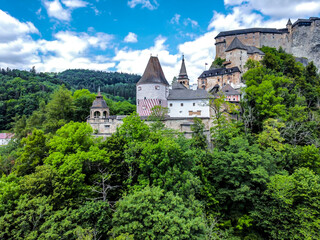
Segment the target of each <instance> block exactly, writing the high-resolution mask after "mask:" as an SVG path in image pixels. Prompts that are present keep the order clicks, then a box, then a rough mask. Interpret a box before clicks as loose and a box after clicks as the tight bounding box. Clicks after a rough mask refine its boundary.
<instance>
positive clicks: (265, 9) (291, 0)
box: [224, 0, 320, 19]
mask: <svg viewBox="0 0 320 240" xmlns="http://www.w3.org/2000/svg"><path fill="white" fill-rule="evenodd" d="M224 3H225V4H226V5H227V6H236V5H239V4H246V5H248V6H249V7H250V8H251V9H252V10H257V11H259V12H261V13H262V14H264V15H267V16H270V17H272V18H287V19H288V18H301V17H310V16H317V15H319V13H320V2H319V1H318V0H281V1H279V0H268V1H262V0H224Z"/></svg>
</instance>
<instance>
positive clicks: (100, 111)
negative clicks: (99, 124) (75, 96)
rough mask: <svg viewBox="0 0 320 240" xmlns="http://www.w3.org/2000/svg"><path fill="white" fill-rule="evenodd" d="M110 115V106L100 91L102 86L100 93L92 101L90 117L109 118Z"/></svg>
mask: <svg viewBox="0 0 320 240" xmlns="http://www.w3.org/2000/svg"><path fill="white" fill-rule="evenodd" d="M109 116H110V111H109V107H108V105H107V103H106V101H105V100H104V99H103V96H102V95H101V92H100V87H99V88H98V95H97V96H96V99H95V100H94V101H93V103H92V107H91V108H90V118H107V117H109Z"/></svg>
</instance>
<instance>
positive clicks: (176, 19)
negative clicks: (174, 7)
mask: <svg viewBox="0 0 320 240" xmlns="http://www.w3.org/2000/svg"><path fill="white" fill-rule="evenodd" d="M180 17H181V15H180V14H178V13H176V14H175V15H174V16H173V18H171V20H170V23H171V24H179V21H180Z"/></svg>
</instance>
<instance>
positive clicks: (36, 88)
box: [0, 69, 140, 130]
mask: <svg viewBox="0 0 320 240" xmlns="http://www.w3.org/2000/svg"><path fill="white" fill-rule="evenodd" d="M139 79H140V76H138V75H134V74H127V73H118V72H114V73H112V72H102V71H92V70H79V69H74V70H66V71H64V72H61V73H57V74H56V73H41V72H40V73H37V72H36V71H35V69H32V70H30V71H21V70H17V69H13V70H12V69H0V130H9V129H10V128H11V127H12V123H13V122H14V118H15V117H16V116H17V117H21V116H22V115H25V116H27V117H28V116H30V115H31V114H32V113H33V111H35V110H37V109H38V108H39V105H40V103H41V102H45V103H47V102H48V101H49V99H50V95H51V93H53V91H54V90H55V89H58V88H59V86H61V85H62V84H64V85H65V86H66V87H67V88H68V89H73V90H77V89H88V90H89V91H90V92H93V93H96V92H97V88H98V87H99V86H100V88H101V92H103V93H106V95H107V97H108V98H110V99H111V100H114V101H121V102H122V101H125V100H128V101H129V102H130V103H132V104H135V95H136V93H135V84H136V82H137V81H138V80H139ZM119 104H120V103H119ZM117 106H118V105H117ZM121 106H122V105H121V104H120V105H119V106H118V107H121ZM120 112H121V111H120Z"/></svg>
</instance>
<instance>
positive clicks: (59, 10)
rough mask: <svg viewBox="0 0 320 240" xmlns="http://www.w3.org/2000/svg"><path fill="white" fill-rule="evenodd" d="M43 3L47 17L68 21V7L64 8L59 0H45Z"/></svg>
mask: <svg viewBox="0 0 320 240" xmlns="http://www.w3.org/2000/svg"><path fill="white" fill-rule="evenodd" d="M43 3H44V6H45V8H46V9H47V13H48V16H49V17H52V18H56V19H58V20H61V21H70V19H71V11H70V10H69V9H64V8H63V7H62V5H61V3H60V1H59V0H54V1H47V0H45V1H44V2H43Z"/></svg>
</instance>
